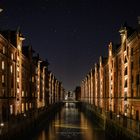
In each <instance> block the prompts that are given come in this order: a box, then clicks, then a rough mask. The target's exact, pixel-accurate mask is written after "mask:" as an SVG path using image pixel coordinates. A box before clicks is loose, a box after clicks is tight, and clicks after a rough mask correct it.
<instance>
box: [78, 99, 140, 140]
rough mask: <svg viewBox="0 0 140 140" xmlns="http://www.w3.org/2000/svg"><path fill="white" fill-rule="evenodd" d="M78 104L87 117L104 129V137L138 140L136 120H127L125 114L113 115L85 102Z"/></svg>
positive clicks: (139, 137)
mask: <svg viewBox="0 0 140 140" xmlns="http://www.w3.org/2000/svg"><path fill="white" fill-rule="evenodd" d="M79 106H80V108H81V110H83V112H84V113H85V114H86V116H88V117H89V119H92V120H93V121H95V122H97V123H98V124H99V125H100V126H101V127H102V128H103V129H104V131H105V134H106V139H109V140H118V139H119V140H140V133H138V132H139V131H138V130H139V127H140V126H139V125H138V124H137V123H136V122H133V121H132V120H128V119H127V118H126V117H125V116H116V117H115V115H114V114H113V113H112V112H104V111H103V110H102V109H100V108H96V107H95V106H93V105H90V104H88V103H85V102H79ZM130 126H131V127H130ZM130 128H131V129H130ZM133 128H135V129H133ZM136 128H137V129H136Z"/></svg>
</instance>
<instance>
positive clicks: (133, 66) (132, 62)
mask: <svg viewBox="0 0 140 140" xmlns="http://www.w3.org/2000/svg"><path fill="white" fill-rule="evenodd" d="M133 67H134V65H133V62H131V70H132V69H133Z"/></svg>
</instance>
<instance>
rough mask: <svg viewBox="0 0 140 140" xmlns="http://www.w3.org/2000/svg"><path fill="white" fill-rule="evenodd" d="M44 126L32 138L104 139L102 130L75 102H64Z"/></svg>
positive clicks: (63, 139) (57, 139)
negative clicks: (60, 108)
mask: <svg viewBox="0 0 140 140" xmlns="http://www.w3.org/2000/svg"><path fill="white" fill-rule="evenodd" d="M93 119H94V118H93ZM45 126H46V127H45ZM45 126H44V128H43V129H42V130H41V131H40V132H39V133H38V134H35V135H34V136H33V138H32V140H105V135H104V131H103V130H102V129H101V128H100V127H99V126H98V125H97V124H96V123H93V122H91V121H90V120H89V119H87V117H86V116H85V115H84V114H83V113H82V112H81V111H80V110H79V109H78V108H77V107H76V104H75V103H65V106H64V107H63V108H62V110H61V111H60V112H59V113H57V114H56V116H55V118H54V119H53V120H52V121H50V122H49V125H45Z"/></svg>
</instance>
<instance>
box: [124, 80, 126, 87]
mask: <svg viewBox="0 0 140 140" xmlns="http://www.w3.org/2000/svg"><path fill="white" fill-rule="evenodd" d="M124 87H125V88H126V87H127V80H125V83H124Z"/></svg>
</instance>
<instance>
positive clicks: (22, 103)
mask: <svg viewBox="0 0 140 140" xmlns="http://www.w3.org/2000/svg"><path fill="white" fill-rule="evenodd" d="M21 111H22V113H23V112H24V103H22V110H21Z"/></svg>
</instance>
